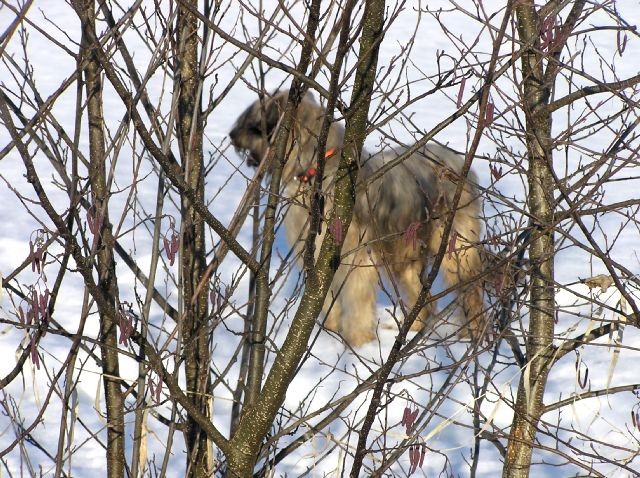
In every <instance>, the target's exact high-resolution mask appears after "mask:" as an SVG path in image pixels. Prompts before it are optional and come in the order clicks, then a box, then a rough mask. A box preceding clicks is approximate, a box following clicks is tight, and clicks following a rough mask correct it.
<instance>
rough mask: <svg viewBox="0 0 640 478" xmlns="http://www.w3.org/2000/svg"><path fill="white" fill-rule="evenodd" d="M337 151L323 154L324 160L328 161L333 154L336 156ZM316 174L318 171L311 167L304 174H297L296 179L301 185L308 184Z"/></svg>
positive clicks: (332, 150)
mask: <svg viewBox="0 0 640 478" xmlns="http://www.w3.org/2000/svg"><path fill="white" fill-rule="evenodd" d="M337 150H338V148H331V149H329V150H328V151H327V152H326V153H324V157H325V159H329V158H330V157H332V156H333V155H334V154H336V151H337ZM317 172H318V170H317V169H316V168H314V167H313V166H312V167H310V168H309V169H307V170H306V171H305V172H303V173H300V174H298V175H297V176H296V178H297V179H298V181H300V182H301V183H308V182H309V181H311V179H312V178H313V177H314V176H315V175H316V173H317Z"/></svg>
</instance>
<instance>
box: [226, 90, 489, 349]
mask: <svg viewBox="0 0 640 478" xmlns="http://www.w3.org/2000/svg"><path fill="white" fill-rule="evenodd" d="M286 101H287V94H286V93H283V92H280V93H277V94H275V95H274V96H272V97H270V98H267V99H266V100H264V101H263V102H262V103H261V102H259V101H257V102H255V103H253V104H252V105H251V106H249V107H248V108H247V109H246V110H245V111H244V112H243V113H242V114H241V115H240V116H239V117H238V119H237V121H236V123H235V126H234V127H233V129H232V130H231V132H230V134H229V136H230V137H231V141H232V143H233V145H234V146H235V147H236V149H238V150H243V151H246V153H247V163H248V164H249V165H251V166H257V165H258V164H259V163H260V162H261V161H262V160H263V159H264V158H265V156H266V154H267V151H268V148H269V141H270V139H271V136H272V135H273V133H274V131H275V129H276V128H277V127H278V124H279V121H280V116H281V112H282V111H283V109H284V106H285V104H286ZM324 114H325V111H324V109H323V108H322V107H321V106H320V105H319V104H318V103H317V102H316V101H315V100H314V99H313V97H312V96H311V95H307V96H305V98H303V100H302V102H301V103H300V105H299V107H298V111H297V114H296V119H295V122H294V126H293V129H292V132H291V134H290V138H289V144H288V149H287V158H288V159H287V161H286V163H285V167H284V170H283V176H282V181H283V188H284V195H285V197H287V198H288V199H289V201H290V207H289V210H288V212H287V214H286V216H285V219H284V221H285V228H286V235H287V239H288V240H289V242H290V243H291V244H292V245H293V246H294V247H295V249H296V252H297V253H299V254H300V253H301V252H302V249H303V246H304V239H305V237H306V231H307V229H308V222H309V211H308V205H309V204H310V191H311V186H310V185H309V184H307V183H305V182H304V181H300V180H299V179H297V178H300V177H301V175H304V174H305V173H306V172H307V171H308V170H309V168H312V167H314V164H315V161H316V160H317V157H318V154H317V135H318V133H319V131H320V127H321V125H322V121H323V118H324ZM343 137H344V128H343V127H342V126H341V125H340V124H339V123H333V124H332V125H331V128H330V131H329V136H328V140H327V150H330V149H331V148H336V154H334V155H333V156H331V157H330V158H328V159H327V162H326V167H325V177H324V179H323V183H322V184H323V194H324V197H325V211H328V210H329V209H330V208H331V205H332V204H331V203H332V198H333V188H334V185H333V178H334V175H335V173H336V170H337V166H338V161H339V158H340V148H341V147H342V144H343ZM403 152H404V150H403V149H399V148H397V149H394V150H386V151H383V152H382V153H378V154H374V155H370V154H368V153H367V152H366V151H363V152H362V156H361V162H360V163H361V167H360V171H359V174H358V182H359V183H364V182H366V180H367V178H370V177H371V175H372V174H373V173H374V172H375V171H377V170H378V169H379V168H380V167H382V166H383V165H384V164H386V163H388V162H389V161H391V160H393V159H394V158H396V157H398V156H399V155H401V154H402V153H403ZM462 164H463V159H462V158H461V157H460V156H459V155H457V154H455V153H454V152H453V151H451V150H450V149H447V148H445V147H442V146H438V145H435V144H430V145H428V146H426V147H425V148H423V149H422V150H420V151H419V152H418V153H415V154H413V155H412V156H411V157H409V158H408V159H407V160H406V161H404V162H403V163H402V164H400V165H398V166H396V167H394V168H392V169H391V170H389V171H388V172H387V173H385V174H384V175H383V176H382V177H381V178H378V179H376V180H375V181H373V182H371V184H368V185H367V187H366V188H364V190H361V192H359V193H358V195H357V197H356V203H355V209H354V216H353V220H352V223H351V226H350V228H349V230H348V232H347V234H346V237H345V238H344V244H343V249H342V254H343V255H342V259H341V266H340V268H339V269H338V272H337V273H336V276H335V278H334V281H333V284H332V287H331V293H330V296H329V297H327V301H326V303H325V312H326V313H327V320H326V323H325V325H326V326H327V327H328V328H330V329H332V330H335V331H338V332H340V333H341V334H342V336H343V337H344V339H345V340H347V342H349V343H350V344H351V345H353V346H358V345H361V344H363V343H366V342H368V341H370V340H372V339H374V338H375V330H374V326H375V323H376V296H377V292H378V290H379V288H380V286H379V283H380V273H382V274H384V275H385V276H387V277H389V278H390V279H391V281H392V283H393V284H396V285H397V286H398V287H399V289H400V290H401V291H402V293H403V299H404V301H405V303H406V304H407V305H408V306H412V305H413V304H414V303H415V300H416V298H417V296H418V294H419V292H420V289H421V287H422V284H421V280H420V278H421V275H422V272H423V270H424V268H425V266H426V265H427V264H428V261H429V259H430V258H431V257H433V255H434V254H435V253H436V251H437V250H438V247H439V246H440V243H441V241H442V226H443V222H442V221H444V219H445V217H446V213H447V212H448V210H449V208H450V205H451V203H452V199H453V194H454V192H455V189H456V184H455V183H454V182H453V181H455V179H452V178H454V177H456V176H457V173H459V172H460V170H461V168H462ZM452 172H453V173H455V174H451V173H452ZM476 182H477V181H476V176H475V174H473V173H471V174H470V175H469V178H468V181H467V182H466V183H465V188H464V191H463V194H462V198H461V201H460V204H459V206H458V210H457V212H456V215H455V219H454V224H453V230H454V231H455V234H456V235H457V239H456V240H455V246H454V249H455V250H453V251H451V252H448V253H447V254H445V258H444V260H443V262H442V266H441V272H442V274H443V277H444V280H445V282H446V283H447V285H449V286H452V287H457V286H458V284H460V283H464V282H467V281H469V280H472V279H473V278H474V277H476V276H477V275H478V274H479V273H480V272H481V269H482V263H481V262H482V261H481V259H480V257H481V255H480V252H481V249H480V246H479V245H478V241H479V236H480V231H481V224H480V220H479V208H480V201H479V199H478V197H479V195H478V191H477V190H476V188H475V187H474V184H476ZM416 226H417V227H418V231H417V237H416V240H415V241H414V240H412V237H411V234H410V233H407V231H411V230H412V229H413V228H416ZM326 230H327V228H326V225H325V227H323V228H322V231H321V233H320V234H319V236H318V244H319V243H320V241H321V240H322V239H323V236H324V234H325V233H326ZM447 240H448V241H449V239H447ZM457 293H458V295H459V297H460V299H461V300H460V302H461V305H462V309H463V312H464V316H465V318H466V321H465V324H464V327H463V329H462V335H472V336H474V337H476V338H479V337H480V336H481V334H482V333H483V328H484V320H483V313H482V310H483V300H482V288H481V285H480V281H479V280H475V281H474V282H473V283H471V284H465V285H464V286H460V287H458V288H457ZM426 309H427V310H425V311H423V313H422V315H421V321H422V323H417V326H418V327H421V326H422V325H424V323H426V320H427V318H428V315H429V313H430V312H431V308H430V307H427V308H426Z"/></svg>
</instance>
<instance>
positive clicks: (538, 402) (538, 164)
mask: <svg viewBox="0 0 640 478" xmlns="http://www.w3.org/2000/svg"><path fill="white" fill-rule="evenodd" d="M515 12H516V21H517V26H518V35H519V37H520V41H521V44H522V45H524V47H525V48H527V49H528V50H527V51H526V52H525V54H524V55H523V56H522V76H523V78H522V90H521V91H522V95H523V100H522V101H523V105H522V107H523V109H524V111H525V115H526V138H527V150H528V158H529V171H528V183H529V197H528V205H529V212H530V214H531V220H532V227H533V229H534V230H533V233H532V239H531V246H530V248H529V258H530V261H531V303H530V306H529V311H530V313H529V321H530V322H529V334H528V336H527V338H526V351H527V364H526V366H525V368H524V370H523V373H522V377H521V378H520V384H519V386H518V394H517V398H516V404H515V410H514V412H515V416H514V420H513V424H512V426H511V432H510V435H509V443H508V447H507V455H506V457H505V464H504V469H503V476H504V477H518V478H520V477H527V476H529V468H530V465H531V455H532V452H533V446H534V440H535V436H536V428H537V425H538V422H539V420H540V416H541V414H542V410H543V401H542V399H543V394H544V389H545V386H546V382H547V376H548V373H549V368H550V366H551V363H552V360H551V355H552V353H553V350H552V341H553V333H554V318H555V307H554V304H555V298H554V288H553V283H554V282H553V279H554V276H553V260H554V244H553V233H552V227H553V224H554V199H553V189H554V187H553V174H552V170H551V168H552V166H553V163H552V151H551V114H550V113H549V112H548V110H547V109H546V108H544V106H546V105H547V104H548V102H549V98H550V87H551V85H550V84H545V81H544V77H543V53H542V52H541V50H540V41H539V36H540V31H539V25H540V19H539V18H538V14H537V12H536V9H535V5H534V2H533V0H526V1H519V2H516V6H515Z"/></svg>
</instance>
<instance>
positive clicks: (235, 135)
mask: <svg viewBox="0 0 640 478" xmlns="http://www.w3.org/2000/svg"><path fill="white" fill-rule="evenodd" d="M229 138H231V142H232V143H234V144H235V142H236V140H237V139H238V129H237V128H233V129H232V130H231V131H229Z"/></svg>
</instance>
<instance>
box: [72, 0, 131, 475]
mask: <svg viewBox="0 0 640 478" xmlns="http://www.w3.org/2000/svg"><path fill="white" fill-rule="evenodd" d="M75 8H76V11H77V12H78V15H79V16H80V18H81V22H82V29H83V39H82V50H83V57H84V58H87V59H88V62H87V66H86V67H85V69H84V74H85V81H86V88H87V117H88V122H89V180H90V182H91V199H92V210H91V212H90V214H92V216H93V218H95V223H96V224H97V226H96V227H97V230H95V231H94V246H93V250H94V251H95V253H96V257H97V261H98V276H99V277H98V289H99V293H100V294H102V296H103V299H104V301H105V303H108V304H112V305H113V306H114V309H115V310H117V308H118V284H117V280H116V273H115V261H114V257H113V246H114V238H113V234H112V230H111V223H110V221H109V207H108V203H109V191H108V190H107V180H106V152H105V133H104V115H103V109H102V108H103V100H102V90H103V86H102V78H101V68H100V66H99V62H98V60H97V58H96V57H95V54H94V53H93V50H92V49H91V48H89V47H88V43H89V40H88V39H87V37H86V36H87V32H91V34H92V35H95V15H96V13H95V4H94V0H79V1H77V2H76V4H75ZM99 314H100V337H99V344H100V353H101V358H102V380H103V384H104V393H105V403H106V409H107V476H109V477H113V478H116V477H123V476H124V465H125V459H124V397H123V394H122V390H121V388H120V370H119V362H118V330H117V325H116V321H115V317H113V316H112V315H111V314H109V313H107V312H106V311H104V310H99Z"/></svg>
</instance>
